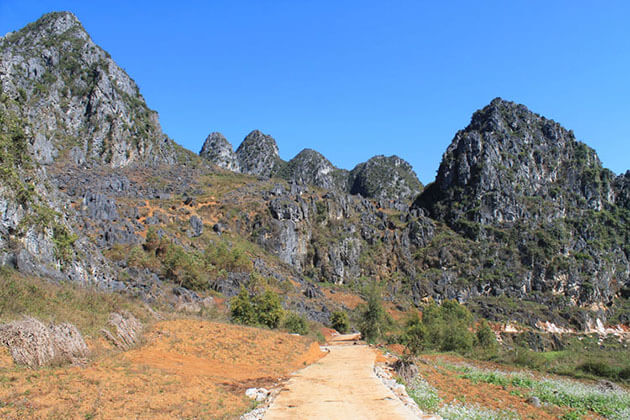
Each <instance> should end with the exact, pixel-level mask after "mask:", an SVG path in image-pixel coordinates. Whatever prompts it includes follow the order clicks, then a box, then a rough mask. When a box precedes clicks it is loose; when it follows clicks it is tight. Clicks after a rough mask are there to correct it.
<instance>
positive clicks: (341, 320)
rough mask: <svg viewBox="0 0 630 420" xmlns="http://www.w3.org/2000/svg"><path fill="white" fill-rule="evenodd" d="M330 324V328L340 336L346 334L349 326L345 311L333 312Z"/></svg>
mask: <svg viewBox="0 0 630 420" xmlns="http://www.w3.org/2000/svg"><path fill="white" fill-rule="evenodd" d="M330 324H331V327H332V328H334V329H335V330H337V331H338V332H340V333H341V334H345V333H347V332H348V328H349V326H350V325H349V324H350V322H349V321H348V314H347V313H346V312H345V311H335V312H333V313H332V315H331V316H330Z"/></svg>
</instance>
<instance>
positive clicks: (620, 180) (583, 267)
mask: <svg viewBox="0 0 630 420" xmlns="http://www.w3.org/2000/svg"><path fill="white" fill-rule="evenodd" d="M627 179H628V178H627V176H619V177H615V175H614V174H613V173H612V172H611V171H609V170H608V169H605V168H603V167H602V165H601V163H600V161H599V159H598V157H597V154H596V153H595V151H594V150H592V149H591V148H589V147H588V146H586V145H585V144H584V143H581V142H579V141H577V140H576V139H575V136H574V135H573V133H572V132H571V131H569V130H566V129H564V128H563V127H562V126H560V124H558V123H556V122H554V121H552V120H548V119H546V118H544V117H541V116H540V115H537V114H534V113H532V112H531V111H529V110H528V109H527V108H526V107H525V106H523V105H517V104H515V103H512V102H507V101H504V100H501V99H499V98H497V99H495V100H493V101H492V102H491V103H490V105H488V106H487V107H485V108H484V109H482V110H480V111H478V112H476V113H475V114H474V115H473V118H472V120H471V123H470V125H469V126H468V127H466V128H465V129H464V130H462V131H460V132H458V133H457V134H456V136H455V138H454V139H453V142H452V143H451V145H450V146H449V147H448V149H447V151H446V153H445V154H444V157H443V159H442V163H441V164H440V169H439V171H438V175H437V179H436V181H435V182H434V183H433V184H431V185H429V186H428V187H427V188H426V189H425V191H424V192H423V193H422V194H421V195H420V196H419V197H418V199H417V200H416V201H415V203H414V205H413V208H414V209H415V210H420V211H422V212H424V213H425V214H428V215H429V216H431V217H432V218H434V219H437V220H440V221H442V222H444V223H446V224H447V225H448V226H449V227H450V228H452V229H453V230H455V231H456V232H458V233H460V234H461V235H463V236H465V237H467V238H470V239H472V240H474V241H476V242H478V243H481V242H485V243H496V244H497V246H501V247H503V248H504V249H505V250H506V251H507V250H510V254H512V255H516V256H517V258H515V260H514V262H513V263H509V264H508V265H507V266H506V267H505V268H506V269H507V270H509V271H510V272H512V273H514V272H519V271H520V272H522V274H518V275H516V276H514V275H511V276H510V277H512V278H513V279H514V281H516V282H517V283H516V284H515V286H517V287H521V288H522V289H523V291H524V293H525V294H532V293H536V292H550V293H554V294H563V295H566V296H568V297H570V299H571V300H572V301H573V302H574V303H576V302H578V303H595V302H599V303H600V304H601V303H603V302H612V300H613V299H614V297H615V296H616V295H617V294H618V292H619V290H620V288H623V287H624V285H627V284H628V281H629V274H630V266H629V263H628V260H629V257H630V247H629V244H630V228H629V226H630V225H629V224H628V222H630V213H629V212H628V207H627ZM501 260H503V261H505V257H502V258H501ZM487 264H492V265H495V264H501V262H499V261H497V259H494V258H493V262H492V263H491V262H487ZM504 282H505V280H504Z"/></svg>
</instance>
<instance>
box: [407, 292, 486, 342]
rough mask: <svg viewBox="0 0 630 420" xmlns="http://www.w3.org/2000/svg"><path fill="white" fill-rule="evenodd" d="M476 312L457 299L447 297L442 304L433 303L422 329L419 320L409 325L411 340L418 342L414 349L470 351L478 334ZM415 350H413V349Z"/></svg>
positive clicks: (425, 315)
mask: <svg viewBox="0 0 630 420" xmlns="http://www.w3.org/2000/svg"><path fill="white" fill-rule="evenodd" d="M472 320H473V318H472V314H471V313H470V311H469V310H468V309H466V307H465V306H463V305H461V304H459V303H458V302H457V301H455V300H445V301H444V302H443V303H442V304H441V305H440V306H438V305H437V304H436V303H434V302H432V303H431V304H429V305H428V306H426V307H425V308H424V311H423V312H422V328H421V327H419V326H418V325H420V322H419V320H418V321H416V322H412V323H411V324H410V325H408V326H407V329H408V331H407V335H408V336H409V337H408V339H411V340H416V341H418V340H419V337H420V336H422V337H423V341H422V343H420V342H414V343H413V344H412V347H413V349H414V351H420V349H435V350H440V351H459V352H468V351H470V350H471V349H472V346H473V342H474V336H473V333H472V332H471V331H470V329H471V327H472ZM410 350H411V349H410Z"/></svg>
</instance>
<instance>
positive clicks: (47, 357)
mask: <svg viewBox="0 0 630 420" xmlns="http://www.w3.org/2000/svg"><path fill="white" fill-rule="evenodd" d="M0 343H2V344H4V345H5V346H7V347H8V348H9V351H10V352H11V356H12V357H13V360H14V361H15V362H16V363H18V364H22V365H26V366H28V367H30V368H37V367H41V366H46V365H50V364H53V363H77V362H82V361H83V360H84V359H85V357H87V356H88V354H89V350H88V347H87V345H86V344H85V341H84V340H83V337H82V336H81V333H79V331H78V330H77V328H76V327H75V326H74V325H72V324H60V325H50V326H49V327H46V326H45V325H44V324H42V323H41V322H40V321H38V320H36V319H34V318H26V319H24V320H21V321H13V322H10V323H8V324H2V325H0Z"/></svg>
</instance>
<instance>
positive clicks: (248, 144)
mask: <svg viewBox="0 0 630 420" xmlns="http://www.w3.org/2000/svg"><path fill="white" fill-rule="evenodd" d="M236 158H237V159H238V163H239V165H240V167H241V172H243V173H246V174H250V175H258V176H264V177H270V176H272V174H274V173H275V172H276V170H277V169H278V168H279V166H280V165H281V164H282V161H281V159H280V155H279V152H278V145H277V144H276V140H275V139H274V138H273V137H271V136H269V135H267V134H263V133H262V132H261V131H259V130H254V131H252V132H251V133H249V134H248V135H247V136H246V137H245V140H243V142H242V143H241V145H240V146H239V147H238V149H236Z"/></svg>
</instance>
